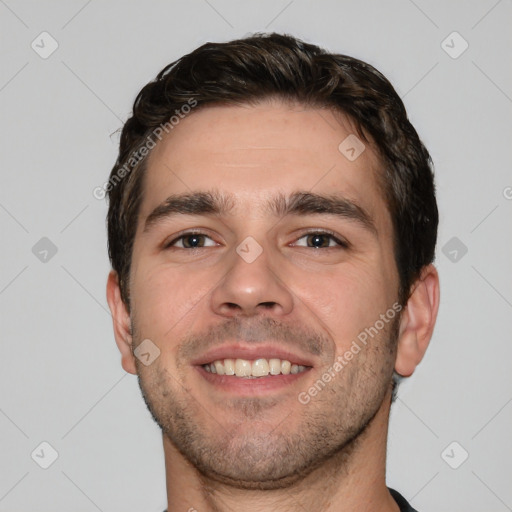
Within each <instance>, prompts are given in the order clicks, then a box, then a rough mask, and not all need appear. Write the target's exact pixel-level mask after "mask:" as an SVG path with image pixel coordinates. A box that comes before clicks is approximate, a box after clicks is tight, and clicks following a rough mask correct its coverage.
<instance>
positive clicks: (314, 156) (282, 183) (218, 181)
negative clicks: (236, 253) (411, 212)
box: [139, 101, 386, 220]
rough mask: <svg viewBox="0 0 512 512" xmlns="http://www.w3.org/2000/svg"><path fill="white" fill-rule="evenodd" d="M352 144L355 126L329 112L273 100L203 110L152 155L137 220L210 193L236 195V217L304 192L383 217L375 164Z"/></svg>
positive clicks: (368, 153)
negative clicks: (169, 202)
mask: <svg viewBox="0 0 512 512" xmlns="http://www.w3.org/2000/svg"><path fill="white" fill-rule="evenodd" d="M355 137H356V130H355V127H354V125H353V123H352V122H351V121H350V120H349V119H348V118H346V117H345V116H343V115H341V114H340V113H338V112H333V111H332V110H330V109H319V108H305V107H304V106H301V105H289V104H284V103H280V102H276V101H272V102H265V103H261V104H258V105H240V106H209V107H203V108H201V109H200V110H198V111H196V112H193V113H192V114H190V115H189V116H187V117H185V118H184V119H182V120H180V122H179V124H177V125H176V126H175V127H174V128H173V130H172V131H171V132H170V133H169V134H168V135H167V136H166V137H165V138H163V140H162V141H161V142H159V143H158V144H157V146H156V147H155V148H154V149H153V150H152V152H151V154H150V156H149V158H148V163H147V170H146V175H145V179H144V192H143V201H142V206H141V212H140V216H139V219H142V220H144V219H145V217H146V216H147V215H148V214H149V213H150V212H151V211H152V210H153V209H154V208H155V207H156V206H158V205H159V204H161V203H162V202H164V201H165V199H166V198H167V197H168V196H169V195H170V194H179V193H190V192H193V191H207V190H212V189H217V190H218V189H222V190H224V191H226V192H227V193H230V194H231V195H235V196H236V201H235V208H239V211H240V212H241V213H246V209H247V205H248V204H250V205H251V210H252V211H253V212H254V213H257V212H259V211H261V212H262V211H263V210H262V209H260V208H259V205H263V203H264V202H265V203H266V199H267V198H268V197H270V196H274V195H275V192H276V191H280V192H283V193H285V194H286V193H287V192H294V191H296V190H308V191H314V192H315V193H329V194H332V193H339V194H340V195H342V196H343V197H346V198H348V199H350V200H354V201H357V202H358V203H360V204H362V205H363V206H364V207H365V209H366V210H367V211H369V213H370V214H371V215H372V216H374V217H376V218H379V217H382V215H380V213H382V212H380V210H381V209H384V210H386V207H385V204H384V201H383V198H382V193H381V191H380V188H379V187H378V185H377V179H376V173H377V172H379V160H378V158H377V157H376V155H375V153H374V151H373V150H372V148H371V147H370V146H369V145H368V144H367V143H365V144H364V146H363V145H362V144H363V143H362V141H358V139H355ZM354 143H355V145H354ZM340 144H341V147H340ZM352 148H354V151H351V149H352ZM347 149H348V153H347ZM361 149H363V151H362V152H361V153H360V154H359V156H357V154H358V153H359V152H360V151H361ZM354 155H355V156H357V158H353V157H354ZM265 211H266V210H265Z"/></svg>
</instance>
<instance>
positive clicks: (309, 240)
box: [296, 231, 348, 249]
mask: <svg viewBox="0 0 512 512" xmlns="http://www.w3.org/2000/svg"><path fill="white" fill-rule="evenodd" d="M302 239H305V240H306V244H305V245H304V244H296V245H299V246H301V247H310V248H313V249H326V248H334V247H345V248H347V247H348V244H347V243H346V242H343V241H341V240H340V239H339V238H337V237H336V236H334V234H332V233H327V232H323V231H319V232H314V233H308V234H305V235H303V236H301V237H300V238H299V239H298V240H302ZM332 242H334V244H332Z"/></svg>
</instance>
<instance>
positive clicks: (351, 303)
mask: <svg viewBox="0 0 512 512" xmlns="http://www.w3.org/2000/svg"><path fill="white" fill-rule="evenodd" d="M292 282H293V283H294V285H293V286H292V287H291V289H293V290H294V293H295V294H296V295H297V297H298V298H299V299H300V301H299V304H300V303H303V304H304V305H305V306H306V307H305V311H306V314H307V315H308V316H310V317H311V321H312V322H313V324H314V325H317V326H318V327H319V328H322V327H323V328H324V329H325V330H326V331H327V332H328V334H329V335H330V336H331V337H332V338H333V339H334V340H335V342H336V345H337V348H338V350H344V349H346V348H348V347H349V346H350V344H351V343H352V341H353V340H354V339H356V338H357V336H358V334H359V333H360V332H361V331H363V330H364V329H365V328H366V327H368V326H370V325H373V324H374V323H375V321H376V320H377V319H378V318H379V315H380V314H381V313H385V312H386V311H387V309H388V308H389V307H390V306H391V304H388V303H387V302H388V300H387V290H386V289H385V281H384V280H383V279H382V277H381V276H380V275H377V274H376V273H375V268H370V267H364V266H359V265H358V266H356V265H349V264H347V265H344V266H343V268H338V269H336V270H335V271H334V270H329V271H326V272H325V273H320V272H316V273H315V274H314V275H310V276H306V275H305V274H304V273H300V274H297V275H296V276H295V279H293V280H292Z"/></svg>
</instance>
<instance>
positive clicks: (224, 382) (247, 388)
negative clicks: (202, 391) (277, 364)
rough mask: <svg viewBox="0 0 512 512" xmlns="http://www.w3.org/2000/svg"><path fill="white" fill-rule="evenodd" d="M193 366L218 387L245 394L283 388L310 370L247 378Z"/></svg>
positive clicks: (255, 393) (257, 393)
mask: <svg viewBox="0 0 512 512" xmlns="http://www.w3.org/2000/svg"><path fill="white" fill-rule="evenodd" d="M195 368H196V369H197V371H198V372H199V374H200V375H201V377H203V378H204V379H205V380H207V381H208V382H209V383H210V384H212V385H214V386H215V387H217V388H218V389H221V390H223V391H228V392H231V393H235V394H238V395H245V396H254V395H263V394H267V393H269V392H275V391H280V390H283V389H285V388H287V387H289V386H291V385H293V384H295V383H296V382H298V381H299V380H300V379H302V378H303V377H304V376H305V375H307V374H308V373H309V371H310V370H311V368H306V369H305V370H304V371H303V372H300V373H290V374H288V375H283V374H280V375H268V376H266V377H256V378H254V379H248V378H244V377H236V376H235V375H219V374H218V373H210V372H207V371H206V370H205V369H204V368H203V367H202V366H196V367H195Z"/></svg>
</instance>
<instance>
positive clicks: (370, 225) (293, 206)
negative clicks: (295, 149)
mask: <svg viewBox="0 0 512 512" xmlns="http://www.w3.org/2000/svg"><path fill="white" fill-rule="evenodd" d="M236 203H237V202H236V200H235V197H234V196H233V195H231V194H226V193H221V192H218V191H209V192H199V191H198V192H191V193H183V194H174V195H171V196H169V197H168V198H167V199H166V200H165V201H164V202H163V203H161V204H160V205H158V206H157V207H156V208H155V209H154V210H153V211H152V212H151V213H150V214H149V215H148V216H147V218H146V221H145V223H144V230H143V232H144V233H146V232H148V231H150V230H151V228H153V227H154V226H156V225H157V224H159V223H160V222H162V221H164V220H168V219H170V218H172V217H174V216H178V215H212V216H217V215H219V216H225V215H226V214H228V213H229V212H230V211H231V210H232V209H233V208H234V207H235V206H236ZM263 211H264V212H266V213H269V214H271V215H274V216H276V217H285V216H287V215H300V216H306V215H322V214H323V215H335V216H338V217H341V218H343V219H347V220H351V221H355V222H357V223H358V224H359V225H360V226H361V227H363V228H364V229H366V230H367V231H369V232H371V233H372V234H374V235H377V229H376V227H375V223H374V221H373V219H372V217H371V216H370V215H369V214H368V212H367V211H366V210H365V209H364V208H363V207H362V206H360V205H358V204H357V203H355V202H353V201H351V200H349V199H347V198H345V197H340V196H338V195H335V194H328V195H323V194H314V193H312V192H295V193H293V194H291V195H289V196H285V195H284V194H283V193H277V194H276V195H275V196H273V197H271V198H270V199H268V200H267V202H266V203H265V204H264V205H263Z"/></svg>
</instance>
